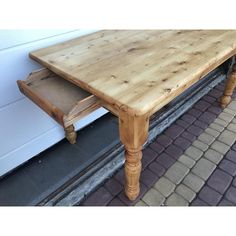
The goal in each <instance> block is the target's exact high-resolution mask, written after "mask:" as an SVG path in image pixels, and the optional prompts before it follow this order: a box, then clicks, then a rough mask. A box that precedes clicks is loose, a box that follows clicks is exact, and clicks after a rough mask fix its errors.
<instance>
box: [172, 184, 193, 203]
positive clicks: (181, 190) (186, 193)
mask: <svg viewBox="0 0 236 236" xmlns="http://www.w3.org/2000/svg"><path fill="white" fill-rule="evenodd" d="M175 192H176V193H178V194H179V195H180V196H182V197H183V198H184V199H185V200H187V201H188V202H191V201H192V200H193V199H194V198H195V196H196V193H195V192H194V191H193V190H192V189H190V188H188V187H187V186H186V185H184V184H180V185H179V186H178V187H177V188H176V190H175Z"/></svg>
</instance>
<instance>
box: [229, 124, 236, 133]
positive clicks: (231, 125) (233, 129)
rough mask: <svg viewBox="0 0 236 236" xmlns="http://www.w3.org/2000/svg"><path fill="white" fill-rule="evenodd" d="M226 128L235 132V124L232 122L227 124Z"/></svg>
mask: <svg viewBox="0 0 236 236" xmlns="http://www.w3.org/2000/svg"><path fill="white" fill-rule="evenodd" d="M227 130H230V131H232V132H234V133H236V124H234V123H231V124H229V125H228V126H227Z"/></svg>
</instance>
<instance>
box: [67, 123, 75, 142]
mask: <svg viewBox="0 0 236 236" xmlns="http://www.w3.org/2000/svg"><path fill="white" fill-rule="evenodd" d="M65 135H66V138H67V140H68V141H69V142H70V143H71V144H75V143H76V138H77V134H76V132H75V128H74V126H73V125H70V126H68V127H66V128H65Z"/></svg>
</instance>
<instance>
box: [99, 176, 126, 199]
mask: <svg viewBox="0 0 236 236" xmlns="http://www.w3.org/2000/svg"><path fill="white" fill-rule="evenodd" d="M104 187H105V188H106V189H107V190H108V191H109V192H110V193H111V194H112V195H113V196H116V195H117V194H119V193H120V192H121V191H122V189H123V186H122V185H121V184H120V182H119V181H118V180H116V179H115V178H111V179H109V180H108V181H107V182H106V183H105V184H104Z"/></svg>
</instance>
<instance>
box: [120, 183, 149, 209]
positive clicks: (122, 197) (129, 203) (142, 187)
mask: <svg viewBox="0 0 236 236" xmlns="http://www.w3.org/2000/svg"><path fill="white" fill-rule="evenodd" d="M147 191H148V188H147V187H146V186H145V185H144V184H143V183H140V194H139V196H138V197H137V198H136V199H135V200H134V201H130V200H129V199H128V198H127V197H126V195H125V192H124V190H123V191H121V192H120V193H119V195H118V198H119V200H121V201H122V202H123V203H124V204H125V205H126V206H134V205H135V204H136V203H137V202H139V201H140V199H142V197H143V196H144V194H145V193H146V192H147Z"/></svg>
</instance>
